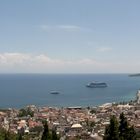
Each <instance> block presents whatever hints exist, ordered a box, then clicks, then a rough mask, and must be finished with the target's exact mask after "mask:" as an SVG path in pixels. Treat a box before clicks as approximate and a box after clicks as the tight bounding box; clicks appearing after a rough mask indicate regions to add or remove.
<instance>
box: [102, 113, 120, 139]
mask: <svg viewBox="0 0 140 140" xmlns="http://www.w3.org/2000/svg"><path fill="white" fill-rule="evenodd" d="M104 140H119V123H118V120H117V118H116V117H115V116H111V118H110V124H109V125H108V126H107V127H106V129H105V136H104Z"/></svg>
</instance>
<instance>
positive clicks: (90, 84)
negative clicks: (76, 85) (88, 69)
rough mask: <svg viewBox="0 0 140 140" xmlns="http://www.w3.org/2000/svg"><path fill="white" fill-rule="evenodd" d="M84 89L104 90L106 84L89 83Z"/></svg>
mask: <svg viewBox="0 0 140 140" xmlns="http://www.w3.org/2000/svg"><path fill="white" fill-rule="evenodd" d="M86 87H89V88H105V87H107V84H106V83H104V82H95V81H94V82H91V83H89V84H87V85H86Z"/></svg>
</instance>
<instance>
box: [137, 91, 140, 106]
mask: <svg viewBox="0 0 140 140" xmlns="http://www.w3.org/2000/svg"><path fill="white" fill-rule="evenodd" d="M137 104H140V90H138V91H137Z"/></svg>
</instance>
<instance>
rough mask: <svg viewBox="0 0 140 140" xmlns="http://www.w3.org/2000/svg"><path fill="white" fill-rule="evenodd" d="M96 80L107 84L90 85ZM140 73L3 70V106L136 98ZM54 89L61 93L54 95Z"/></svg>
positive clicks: (0, 89) (0, 88) (0, 96)
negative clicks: (88, 86)
mask: <svg viewBox="0 0 140 140" xmlns="http://www.w3.org/2000/svg"><path fill="white" fill-rule="evenodd" d="M92 81H102V82H106V83H107V84H108V87H107V88H96V89H95V88H87V87H85V85H86V84H87V83H89V82H92ZM139 88H140V77H128V75H127V74H58V75H57V74H51V75H47V74H1V75H0V107H4V108H6V107H17V108H18V107H24V106H26V105H29V104H35V105H39V106H43V105H49V106H93V105H100V104H103V103H106V102H120V101H124V100H125V101H126V100H131V99H134V98H135V95H136V92H137V90H138V89H139ZM52 90H55V91H59V92H60V93H61V94H59V95H52V94H50V92H51V91H52Z"/></svg>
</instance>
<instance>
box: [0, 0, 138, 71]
mask: <svg viewBox="0 0 140 140" xmlns="http://www.w3.org/2000/svg"><path fill="white" fill-rule="evenodd" d="M139 6H140V1H139V0H133V1H132V0H123V1H122V0H117V1H113V0H107V1H105V0H41V1H39V0H24V1H21V0H12V1H11V0H5V1H0V72H1V73H5V72H6V73H7V72H8V73H9V72H10V73H20V72H21V73H31V72H33V73H133V72H134V73H135V72H140V62H139V60H140V55H139V52H140V8H139Z"/></svg>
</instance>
